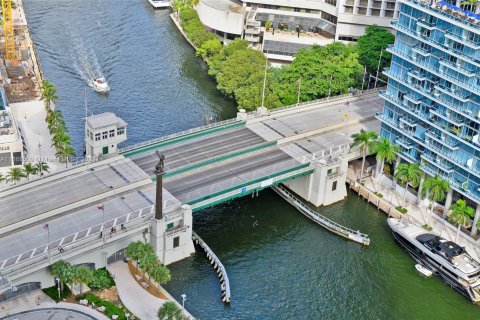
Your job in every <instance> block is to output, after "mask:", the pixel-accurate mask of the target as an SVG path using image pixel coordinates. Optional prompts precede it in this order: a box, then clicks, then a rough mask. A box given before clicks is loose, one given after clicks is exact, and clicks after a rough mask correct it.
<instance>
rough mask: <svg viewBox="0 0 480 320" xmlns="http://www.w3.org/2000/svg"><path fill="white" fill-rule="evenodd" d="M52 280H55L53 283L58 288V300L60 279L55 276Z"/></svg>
mask: <svg viewBox="0 0 480 320" xmlns="http://www.w3.org/2000/svg"><path fill="white" fill-rule="evenodd" d="M53 280H54V281H55V284H56V285H57V289H58V300H60V279H59V278H57V277H55V278H53Z"/></svg>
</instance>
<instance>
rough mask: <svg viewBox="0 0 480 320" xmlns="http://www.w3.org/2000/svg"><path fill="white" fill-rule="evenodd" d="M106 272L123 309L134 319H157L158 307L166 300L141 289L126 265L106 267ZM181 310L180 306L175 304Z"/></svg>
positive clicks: (123, 263)
mask: <svg viewBox="0 0 480 320" xmlns="http://www.w3.org/2000/svg"><path fill="white" fill-rule="evenodd" d="M107 269H108V271H109V272H110V273H111V274H112V276H113V278H114V279H115V285H116V287H117V291H118V295H119V296H120V300H122V302H123V304H124V305H125V307H127V308H128V310H130V311H131V312H132V313H133V314H134V315H135V316H136V317H138V318H139V319H141V320H152V319H157V313H158V310H159V309H160V307H161V306H162V305H163V304H164V303H165V302H167V301H168V300H163V299H160V298H157V297H155V296H153V295H151V294H150V293H148V291H146V290H145V289H143V288H142V287H141V286H140V285H139V284H138V283H137V282H136V281H135V279H133V276H132V275H131V273H130V270H129V268H128V264H127V263H125V262H123V261H120V262H116V263H113V264H110V265H108V267H107ZM162 293H164V294H165V295H166V296H167V297H169V298H170V300H172V301H175V299H173V298H172V297H171V296H170V295H169V294H168V293H167V292H166V291H165V290H163V292H162ZM177 305H178V306H179V307H180V309H182V306H181V305H180V304H178V303H177ZM183 313H184V314H185V315H187V316H188V317H189V319H193V317H191V315H190V314H189V313H188V312H187V311H186V310H183Z"/></svg>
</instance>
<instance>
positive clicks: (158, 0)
mask: <svg viewBox="0 0 480 320" xmlns="http://www.w3.org/2000/svg"><path fill="white" fill-rule="evenodd" d="M148 3H150V4H151V5H152V7H153V8H154V9H162V8H168V7H169V6H170V2H169V1H168V0H148Z"/></svg>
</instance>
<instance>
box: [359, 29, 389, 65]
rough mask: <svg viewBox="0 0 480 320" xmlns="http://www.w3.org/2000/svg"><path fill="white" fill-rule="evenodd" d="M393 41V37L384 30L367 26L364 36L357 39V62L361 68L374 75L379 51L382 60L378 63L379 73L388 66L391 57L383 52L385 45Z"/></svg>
mask: <svg viewBox="0 0 480 320" xmlns="http://www.w3.org/2000/svg"><path fill="white" fill-rule="evenodd" d="M394 41H395V36H394V35H393V34H392V33H391V32H390V31H388V30H387V29H385V28H382V27H379V26H377V25H375V24H374V25H371V26H368V27H367V28H366V29H365V34H364V35H363V36H361V37H360V38H358V42H357V48H358V53H359V62H360V64H361V65H362V66H366V67H367V72H368V73H370V74H376V72H377V68H378V61H379V59H380V51H381V50H383V52H382V59H381V62H380V72H381V71H382V70H383V68H385V67H387V66H389V65H390V61H391V59H392V55H391V54H390V53H388V52H386V51H385V49H386V48H387V45H389V44H392V43H393V42H394Z"/></svg>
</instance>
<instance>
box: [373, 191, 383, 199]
mask: <svg viewBox="0 0 480 320" xmlns="http://www.w3.org/2000/svg"><path fill="white" fill-rule="evenodd" d="M375 195H376V196H377V197H379V198H383V194H381V193H380V192H375Z"/></svg>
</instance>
